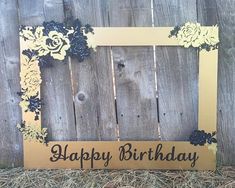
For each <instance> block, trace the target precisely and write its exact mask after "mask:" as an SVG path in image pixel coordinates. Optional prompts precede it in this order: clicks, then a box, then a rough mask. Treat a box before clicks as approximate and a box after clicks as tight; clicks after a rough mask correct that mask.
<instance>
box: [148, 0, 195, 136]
mask: <svg viewBox="0 0 235 188" xmlns="http://www.w3.org/2000/svg"><path fill="white" fill-rule="evenodd" d="M153 2H154V3H153V8H154V23H155V26H156V27H157V26H176V25H180V24H183V23H185V22H187V21H197V11H196V0H190V1H184V0H180V1H178V0H174V1H172V0H167V1H166V0H154V1H153ZM156 61H157V84H158V97H159V118H160V134H161V139H162V140H187V139H188V137H189V135H190V134H191V132H192V131H193V130H194V129H197V114H198V112H197V109H198V107H197V105H198V100H197V99H198V98H197V96H198V86H197V84H198V75H197V74H198V58H197V52H196V49H192V48H189V49H184V48H182V47H156Z"/></svg>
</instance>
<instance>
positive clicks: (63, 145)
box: [18, 23, 218, 170]
mask: <svg viewBox="0 0 235 188" xmlns="http://www.w3.org/2000/svg"><path fill="white" fill-rule="evenodd" d="M189 24H192V23H189ZM184 26H185V27H186V26H187V24H185V25H184ZM182 27H183V26H182ZM182 27H181V28H182ZM25 28H26V29H25ZM30 28H31V27H25V26H24V29H25V30H26V31H27V30H28V31H31V30H32V29H30ZM38 28H43V27H38ZM181 28H180V27H131V28H130V27H110V28H108V27H95V28H93V32H92V33H88V34H87V33H84V35H85V36H86V37H87V38H88V39H87V40H88V41H89V42H88V43H90V44H91V46H93V47H94V46H96V47H99V46H154V45H155V46H184V47H190V46H196V47H198V52H199V53H198V55H199V82H198V86H199V104H198V110H199V113H198V130H199V131H196V132H194V133H195V134H194V135H191V138H192V137H193V136H195V135H196V136H198V134H199V137H200V133H202V134H201V136H202V137H203V135H204V136H205V135H206V137H207V138H204V137H203V138H202V139H204V141H202V142H201V143H200V142H199V143H193V141H190V140H189V141H49V142H48V143H41V142H39V141H38V140H34V139H33V136H34V137H36V138H37V139H38V138H40V139H41V140H43V139H44V137H43V136H42V135H40V134H37V133H34V132H33V131H32V130H29V129H31V128H33V130H36V131H39V132H40V131H41V130H42V128H41V113H40V112H37V118H36V119H35V112H32V111H30V110H25V109H24V107H25V106H27V105H28V101H27V100H28V99H27V100H26V99H23V101H24V102H25V103H27V104H25V103H24V102H22V103H21V107H22V109H23V110H22V119H23V121H24V126H20V125H18V128H19V130H20V131H21V132H23V133H24V132H27V130H29V131H28V132H27V133H30V135H29V136H27V134H26V133H25V134H24V138H25V139H24V143H23V145H24V167H25V168H27V169H35V168H39V169H57V168H70V169H71V168H72V169H80V168H82V169H190V170H215V169H216V147H217V144H216V138H215V136H216V135H215V133H216V113H217V66H218V49H217V47H215V46H214V47H212V48H210V47H208V45H207V46H204V47H205V48H204V47H203V45H201V43H200V44H198V45H197V44H193V43H192V42H191V43H190V44H186V43H185V41H186V42H187V40H185V41H182V40H181V41H180V40H178V38H177V36H179V35H177V34H175V33H177V32H179V31H180V30H181ZM200 29H201V30H202V31H203V30H207V31H210V30H213V37H214V38H218V27H216V26H200ZM34 30H35V29H34ZM41 30H42V29H41ZM39 31H40V29H39ZM202 31H201V33H202ZM34 32H35V31H34ZM120 33H121V34H120ZM207 33H208V32H207ZM209 33H210V32H209ZM26 34H27V32H26ZM28 34H29V35H30V33H28ZM36 34H38V35H40V32H38V33H37V32H35V35H36ZM29 37H30V36H29ZM204 37H205V35H204ZM202 44H203V42H202ZM32 45H35V42H33V43H32V42H30V41H29V40H28V39H27V38H25V37H24V35H20V49H21V59H20V60H21V73H20V74H21V75H20V76H21V87H22V89H25V87H26V85H27V84H28V83H27V80H26V79H29V83H36V84H35V87H33V88H31V90H32V92H33V93H37V97H38V98H40V84H41V78H37V79H34V76H35V75H39V76H40V67H39V65H38V59H37V58H35V59H33V57H31V60H29V57H27V56H25V52H26V49H28V48H30V47H31V46H32ZM216 45H217V44H216ZM40 50H41V49H40ZM42 53H44V52H42ZM58 58H60V57H58ZM29 69H30V71H29ZM34 72H36V74H34ZM35 78H36V77H35ZM29 90H30V89H29ZM21 95H22V92H21ZM30 131H31V132H30ZM44 132H45V130H44ZM40 133H41V132H40ZM189 136H190V135H189ZM28 138H29V139H28ZM199 140H200V138H199Z"/></svg>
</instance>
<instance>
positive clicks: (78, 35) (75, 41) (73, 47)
mask: <svg viewBox="0 0 235 188" xmlns="http://www.w3.org/2000/svg"><path fill="white" fill-rule="evenodd" d="M73 29H74V32H73V33H72V34H70V35H69V40H70V49H69V55H70V56H72V57H76V58H77V59H78V61H79V62H82V61H84V59H85V58H87V57H89V56H90V48H89V47H88V43H87V37H86V36H85V35H84V33H83V31H84V32H85V33H89V32H91V33H92V32H93V29H92V28H91V26H90V25H86V26H85V27H82V24H81V22H80V21H79V20H75V21H74V23H73Z"/></svg>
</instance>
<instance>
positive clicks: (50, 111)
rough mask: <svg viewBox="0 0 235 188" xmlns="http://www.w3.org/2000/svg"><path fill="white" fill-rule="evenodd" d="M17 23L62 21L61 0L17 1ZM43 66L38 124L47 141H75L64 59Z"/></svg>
mask: <svg viewBox="0 0 235 188" xmlns="http://www.w3.org/2000/svg"><path fill="white" fill-rule="evenodd" d="M19 13H20V24H24V25H32V26H33V25H41V24H42V22H43V21H51V20H54V21H58V22H63V20H64V7H63V1H62V0H56V1H52V0H45V1H28V0H20V1H19ZM52 64H53V66H52V67H50V68H43V69H42V70H41V72H42V79H43V83H42V87H41V95H42V96H41V97H42V99H43V104H44V105H43V108H42V126H43V127H47V128H48V132H49V140H76V131H75V118H74V109H73V100H72V99H73V95H72V86H71V79H70V70H69V64H68V60H67V59H66V60H64V61H53V62H52Z"/></svg>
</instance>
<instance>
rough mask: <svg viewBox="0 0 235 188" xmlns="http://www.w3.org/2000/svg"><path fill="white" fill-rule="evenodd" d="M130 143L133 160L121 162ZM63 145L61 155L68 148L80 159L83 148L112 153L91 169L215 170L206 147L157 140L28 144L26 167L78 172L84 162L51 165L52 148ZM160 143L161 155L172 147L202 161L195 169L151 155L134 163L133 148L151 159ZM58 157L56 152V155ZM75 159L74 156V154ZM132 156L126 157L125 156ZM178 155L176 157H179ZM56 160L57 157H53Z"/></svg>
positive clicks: (86, 163)
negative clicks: (74, 170) (121, 154)
mask: <svg viewBox="0 0 235 188" xmlns="http://www.w3.org/2000/svg"><path fill="white" fill-rule="evenodd" d="M128 143H130V144H131V145H132V147H131V149H130V151H131V152H132V157H131V159H130V160H123V161H121V160H120V159H119V156H120V150H119V148H120V146H124V145H125V144H128ZM58 144H59V145H61V148H62V154H63V155H64V154H65V153H64V149H65V146H66V145H68V147H67V152H66V156H69V155H71V154H72V153H76V152H77V153H78V156H80V153H81V149H82V148H84V152H88V153H89V154H91V153H92V148H94V149H95V151H94V152H99V153H102V152H105V153H107V152H110V155H111V156H112V158H111V159H110V161H109V163H108V165H107V166H104V163H105V161H106V160H97V161H94V163H93V168H92V169H178V170H181V169H191V170H215V167H216V166H215V164H216V161H215V160H216V159H215V155H214V153H213V152H212V151H210V150H208V148H207V147H206V146H193V145H191V144H190V143H188V142H168V141H166V142H158V141H79V142H69V141H68V142H66V141H64V142H55V141H53V142H49V145H48V146H47V147H46V146H45V145H42V144H40V143H34V142H29V141H25V143H24V146H25V149H24V167H25V168H27V169H36V168H39V169H41V168H44V169H59V168H71V169H79V168H81V161H80V160H74V161H70V160H69V159H67V160H64V159H60V160H58V161H56V162H51V161H50V158H51V157H53V154H52V153H51V149H52V147H53V146H54V145H58ZM158 144H162V150H161V151H162V153H164V156H165V155H166V154H167V153H170V151H171V149H172V147H173V146H175V154H176V155H177V154H179V153H186V155H187V154H188V153H189V152H191V153H194V152H196V155H198V156H199V159H198V160H196V162H195V166H194V167H193V168H192V167H191V164H192V161H193V160H192V161H176V160H175V161H166V160H164V161H159V159H160V155H159V157H158V160H148V156H147V155H144V157H143V160H134V159H133V156H134V149H136V153H137V154H138V156H139V155H140V151H142V152H148V150H149V148H152V150H153V155H152V156H151V157H153V158H155V153H154V152H155V150H156V147H157V146H158ZM125 147H126V151H127V150H129V146H128V145H126V146H125ZM56 149H58V148H57V146H55V148H54V151H56ZM55 154H56V153H55ZM72 155H73V156H72V157H74V156H75V154H72ZM128 155H129V154H128V153H127V154H126V157H129V156H128ZM176 155H175V156H176ZM53 160H55V158H53ZM83 169H91V160H87V161H85V160H84V161H83Z"/></svg>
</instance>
